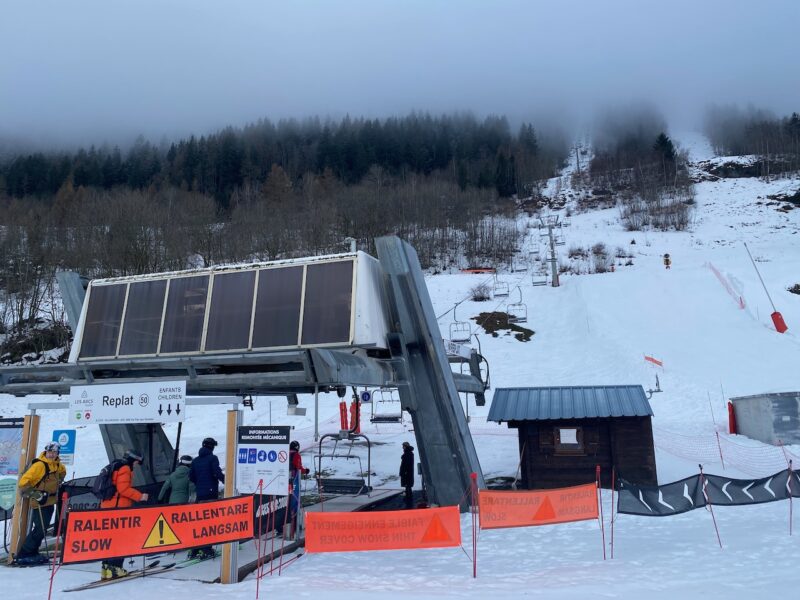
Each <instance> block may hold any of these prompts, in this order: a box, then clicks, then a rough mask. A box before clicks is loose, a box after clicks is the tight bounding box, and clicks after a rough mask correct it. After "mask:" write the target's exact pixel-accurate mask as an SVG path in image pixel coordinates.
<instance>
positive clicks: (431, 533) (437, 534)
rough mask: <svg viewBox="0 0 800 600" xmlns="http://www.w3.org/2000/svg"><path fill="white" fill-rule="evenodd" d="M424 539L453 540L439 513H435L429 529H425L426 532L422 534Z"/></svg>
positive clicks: (431, 540)
mask: <svg viewBox="0 0 800 600" xmlns="http://www.w3.org/2000/svg"><path fill="white" fill-rule="evenodd" d="M422 541H423V542H452V541H453V538H452V537H450V534H449V533H447V529H445V527H444V525H443V524H442V520H441V519H440V518H439V515H433V518H432V519H431V524H430V525H428V529H426V530H425V534H424V535H423V536H422Z"/></svg>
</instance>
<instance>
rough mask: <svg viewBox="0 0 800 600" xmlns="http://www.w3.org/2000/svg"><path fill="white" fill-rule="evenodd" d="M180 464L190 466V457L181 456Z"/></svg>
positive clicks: (186, 455)
mask: <svg viewBox="0 0 800 600" xmlns="http://www.w3.org/2000/svg"><path fill="white" fill-rule="evenodd" d="M180 463H181V464H182V465H186V466H187V467H188V466H189V465H191V464H192V457H191V456H189V455H188V454H184V455H183V456H181V460H180Z"/></svg>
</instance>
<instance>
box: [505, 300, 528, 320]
mask: <svg viewBox="0 0 800 600" xmlns="http://www.w3.org/2000/svg"><path fill="white" fill-rule="evenodd" d="M506 315H507V316H508V321H509V323H525V322H527V320H528V307H527V306H526V305H525V304H521V303H517V304H509V305H508V308H507V309H506Z"/></svg>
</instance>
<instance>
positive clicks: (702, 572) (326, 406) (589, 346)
mask: <svg viewBox="0 0 800 600" xmlns="http://www.w3.org/2000/svg"><path fill="white" fill-rule="evenodd" d="M677 141H678V142H680V143H681V144H682V145H683V146H685V147H687V148H688V149H689V150H690V157H691V159H692V160H693V161H699V160H705V159H709V158H711V157H712V153H711V150H710V147H709V146H708V144H707V142H706V141H705V140H704V139H703V138H702V137H700V136H697V135H694V134H687V135H685V136H678V137H677ZM568 180H569V178H568V177H562V185H564V182H567V181H568ZM798 187H800V181H799V180H797V179H795V180H787V179H782V180H777V181H773V182H770V183H765V182H763V181H759V180H755V179H729V180H724V179H723V180H720V181H704V182H701V183H699V184H697V186H696V201H697V206H696V211H695V216H694V222H693V224H692V226H691V228H690V231H688V232H681V233H676V232H627V231H624V230H623V229H622V227H621V226H620V224H619V214H618V211H617V210H616V209H609V210H602V211H596V212H590V213H584V214H577V215H574V216H572V218H571V223H570V225H569V227H567V228H566V229H565V232H564V235H565V238H566V240H565V241H566V245H565V246H562V247H561V249H560V251H561V252H562V253H563V254H564V256H566V252H567V250H568V249H569V248H570V247H571V246H581V247H588V246H591V245H594V244H596V243H599V242H602V243H604V244H605V245H606V246H607V247H608V248H609V249H611V250H612V254H613V253H614V250H615V249H616V248H617V247H619V248H622V249H623V250H624V254H626V255H628V254H630V255H632V259H631V260H632V263H633V264H632V265H627V266H626V265H625V264H624V263H625V262H627V260H628V259H627V258H625V259H620V260H617V261H615V263H616V264H615V266H616V269H615V271H614V272H607V273H603V274H593V275H580V276H574V275H564V276H562V279H561V286H560V287H558V288H552V287H549V286H548V287H541V286H533V285H531V275H532V273H533V269H531V270H529V271H527V272H513V273H501V274H500V275H499V278H500V279H501V280H503V281H505V282H507V283H508V284H509V287H510V288H511V289H512V290H514V289H515V288H516V287H517V286H518V287H519V292H517V291H512V293H511V295H510V296H509V297H508V298H497V299H495V300H491V301H488V302H483V303H475V302H471V301H469V300H468V301H466V302H464V303H463V304H461V305H460V306H459V308H458V317H459V319H460V320H465V319H466V318H467V317H474V316H476V315H478V313H480V312H487V311H491V310H505V309H506V306H507V303H508V302H515V301H517V300H518V298H519V297H520V293H521V298H522V301H523V302H524V303H525V304H526V306H527V311H528V322H527V324H526V326H527V327H529V328H530V329H533V330H534V331H535V335H534V336H533V338H532V339H531V341H529V342H520V341H517V340H516V339H514V338H513V337H512V336H510V335H503V333H502V332H501V333H500V335H499V336H498V337H496V338H495V337H492V336H491V335H487V334H485V333H483V332H482V330H481V329H480V328H476V331H477V332H478V334H479V337H480V343H481V349H482V352H483V354H484V355H485V356H486V357H487V359H488V361H489V363H490V366H491V381H492V385H493V387H508V386H524V385H593V384H641V385H643V386H644V387H645V389H649V388H654V387H655V383H656V382H655V378H656V375H658V377H659V380H660V387H661V390H662V391H661V392H660V393H655V394H654V395H653V397H652V400H651V403H652V406H653V410H654V412H655V418H654V421H653V423H654V427H655V435H656V449H657V464H658V473H659V480H660V481H661V482H668V481H672V480H675V479H678V478H680V477H683V476H686V475H689V474H693V473H696V472H697V464H698V463H703V465H704V468H705V469H706V470H707V471H708V472H712V473H719V474H725V475H732V476H737V477H738V476H742V477H744V476H757V475H767V474H769V473H770V472H773V471H776V470H778V469H780V468H783V467H782V466H781V465H782V455H781V454H780V451H779V450H776V449H775V448H772V447H768V446H764V445H763V444H760V443H757V442H753V441H751V440H745V439H742V438H741V437H739V438H732V437H729V436H726V435H725V434H724V432H725V423H726V413H725V404H724V401H725V399H726V398H728V397H731V396H738V395H747V394H754V393H758V392H767V391H770V392H776V391H795V390H798V388H800V377H799V376H798V373H799V372H800V371H799V370H798V364H800V339H798V333H797V332H798V331H800V296H798V295H793V294H791V293H789V292H788V291H787V288H788V287H790V286H791V285H794V284H796V283H798V282H800V251H799V250H798V240H800V238H798V237H797V234H798V230H799V229H800V211H789V212H780V211H778V210H776V206H775V205H770V204H768V203H767V202H768V200H767V199H766V196H767V195H769V194H774V193H776V192H781V191H787V190H794V189H797V188H798ZM529 235H530V239H529V240H528V241H527V243H526V248H529V247H535V246H538V245H539V240H538V235H539V231H538V230H537V229H536V228H531V229H529ZM745 242H746V243H747V244H748V246H749V248H750V250H751V252H752V254H753V257H754V258H755V260H756V262H757V264H758V266H759V269H760V270H761V273H762V276H763V278H764V281H765V283H766V285H767V287H768V290H769V293H770V295H771V296H772V300H773V301H774V302H775V305H776V307H777V309H778V310H779V311H781V312H782V314H783V316H784V318H785V320H786V322H787V324H788V325H789V331H788V332H787V333H785V334H783V335H781V334H778V333H776V332H775V330H774V328H773V327H772V323H771V320H770V313H771V312H772V307H771V305H770V302H769V300H768V298H767V296H766V295H765V293H764V290H763V289H762V287H761V284H760V282H759V280H758V276H757V275H756V273H755V271H754V269H753V266H752V264H751V263H750V260H749V258H748V256H747V252H746V251H745V248H744V245H743V244H744V243H745ZM667 252H668V253H669V254H670V255H671V257H672V268H671V269H670V270H666V269H665V268H664V265H663V263H662V255H663V254H664V253H667ZM523 258H524V257H523ZM712 267H713V268H712ZM714 269H716V270H717V272H718V274H715V272H714ZM484 281H486V282H488V283H490V284H491V283H492V281H491V277H487V276H485V275H466V274H442V275H437V276H431V277H429V278H428V280H427V283H428V287H429V290H430V293H431V296H432V299H433V303H434V307H435V309H436V312H437V314H444V315H445V316H443V317H442V318H441V320H440V326H441V328H442V332H443V334H444V335H445V336H446V335H447V331H448V328H449V324H450V322H451V321H452V313H448V312H447V311H448V309H450V308H451V307H452V306H453V305H454V304H455V303H456V302H459V301H461V300H463V299H464V298H465V297H467V296H468V295H469V290H470V289H471V288H472V287H474V286H475V285H476V284H477V283H480V282H484ZM741 303H743V304H744V308H741V306H742V304H741ZM473 323H474V321H473ZM644 355H650V356H653V357H655V358H657V359H659V360H662V361H663V363H664V367H663V369H661V368H657V367H654V366H653V365H652V364H651V363H648V362H646V361H645V360H644ZM489 398H491V393H490V395H489ZM469 402H470V406H469V409H468V410H469V414H470V417H471V428H472V431H473V434H474V437H475V443H476V447H477V450H478V454H479V457H480V460H481V463H482V467H483V469H484V473H485V474H486V476H487V477H492V476H499V475H505V476H513V475H514V474H515V472H516V469H517V464H518V460H519V459H518V449H517V441H516V439H517V438H516V432H515V431H512V430H508V429H507V428H506V427H505V426H497V425H496V424H494V423H487V422H486V419H485V417H486V414H487V413H488V409H489V406H488V405H487V406H485V407H476V406H474V401H473V400H472V399H470V400H469ZM320 404H321V406H320V409H321V425H320V430H321V431H322V432H328V431H334V430H336V429H338V424H337V421H338V398H335V397H333V395H331V396H329V397H323V400H322V402H321V403H320ZM301 405H302V406H306V407H308V408H309V411H308V412H309V416H308V417H305V418H301V417H287V416H285V404H284V402H283V401H278V400H273V401H271V402H270V401H269V400H268V399H266V398H263V399H260V400H258V401H257V404H256V410H255V411H253V412H248V413H247V414H246V417H245V420H246V423H248V424H254V423H266V422H269V420H270V418H271V421H272V423H281V424H289V425H294V426H295V428H296V429H295V437H296V438H297V439H299V440H300V441H301V444H302V445H303V447H304V448H307V449H309V458H310V447H311V446H312V444H313V420H312V419H313V417H312V416H311V415H312V413H313V399H312V398H310V397H303V398H301ZM2 406H3V409H2V412H3V414H4V415H10V414H13V415H16V414H22V413H23V412H24V406H23V403H22V402H21V401H19V400H13V399H4V400H3V404H2ZM222 410H223V409H207V410H203V411H202V412H201V411H195V412H194V413H193V414H190V415H189V418H188V419H187V422H186V423H185V425H184V444H183V448H184V449H186V450H188V449H190V448H195V447H197V446H198V445H199V441H200V440H201V439H202V438H203V437H205V436H206V435H214V436H215V437H217V438H218V439H220V438H224V428H223V427H222V426H221V424H220V423H221V422H222V419H221V417H222ZM364 410H365V413H368V410H369V409H368V408H366V407H365V409H364ZM43 418H44V420H43V431H42V438H40V439H44V438H45V437H47V438H49V433H50V430H52V429H54V428H57V427H59V426H63V425H64V415H56V414H45V415H44V417H43ZM409 428H410V423H408V422H407V423H405V424H404V425H386V424H383V425H368V426H366V427H365V432H366V433H367V435H369V436H370V438H371V439H372V440H373V442H374V443H375V445H374V447H373V471H374V472H375V476H374V477H373V485H376V486H381V485H385V486H397V485H398V484H397V481H396V473H397V468H398V466H399V458H400V442H401V441H403V440H409V441H412V443H413V432H411V431H410V430H409ZM718 432H721V433H722V439H723V441H724V446H723V450H724V452H725V453H726V454H728V456H727V459H728V460H727V463H726V465H725V468H723V465H722V464H721V461H720V460H719V455H718V446H717V444H716V434H717V433H718ZM173 434H174V431H173ZM789 450H790V451H791V452H792V453H793V454H794V455H795V456H798V457H799V458H800V448H797V447H794V448H789ZM102 462H103V460H102V452H101V444H100V439H99V435H98V434H97V432H96V431H94V430H92V429H89V428H86V429H82V430H81V431H80V432H79V440H78V461H77V464H76V467H75V470H76V474H77V475H86V474H93V473H95V472H96V471H97V470H98V469H99V467H100V466H101V463H102ZM306 462H310V460H309V459H306ZM339 467H340V472H342V473H347V472H352V471H353V470H354V469H355V466H353V465H346V464H345V465H339ZM770 469H772V471H770ZM604 500H605V502H604V511H605V516H606V526H607V529H606V543H607V544H608V543H609V541H610V540H609V537H610V531H609V530H608V525H609V514H610V512H611V504H610V498H609V497H608V495H607V494H606V497H605V498H604ZM789 510H790V507H789V503H786V502H776V503H772V504H765V505H759V506H750V507H738V508H727V509H723V508H719V509H717V510H715V511H714V516H715V517H716V520H717V523H718V525H719V528H720V534H721V539H722V543H723V545H724V550H720V549H719V547H718V545H717V539H716V536H715V533H714V527H713V523H712V516H711V514H710V513H709V512H707V511H705V510H697V511H693V512H691V513H687V514H684V515H680V516H677V517H670V518H650V519H647V518H637V517H631V516H625V515H623V516H620V517H619V519H618V521H617V522H616V524H615V534H614V535H615V548H614V554H615V558H614V560H607V561H605V562H604V561H603V558H602V546H601V534H600V531H599V529H598V525H597V523H596V522H585V523H575V524H568V525H558V526H548V527H540V528H532V529H510V530H492V531H484V532H481V533H480V539H479V542H478V578H477V579H476V580H473V579H472V578H471V564H470V561H469V559H468V557H467V555H466V552H465V551H462V550H461V549H454V550H426V551H402V552H400V551H398V552H381V553H369V554H367V553H361V554H341V555H336V554H333V555H307V556H305V557H303V558H302V559H301V560H299V561H297V562H295V563H293V564H292V565H291V566H290V567H289V568H288V569H286V570H285V571H284V572H283V575H282V576H281V577H272V578H266V579H265V580H264V581H263V582H262V584H261V593H262V594H263V595H264V597H269V598H298V597H300V598H302V597H326V598H334V599H337V600H338V599H345V598H392V597H403V596H405V597H414V598H434V597H436V598H439V597H488V596H498V595H508V596H511V595H515V596H519V595H526V596H539V597H544V598H583V597H587V596H600V595H603V596H610V597H622V598H634V597H639V596H646V597H648V598H676V597H689V598H694V597H703V598H748V597H750V596H751V595H752V594H753V593H760V594H762V595H768V594H772V595H776V596H778V595H781V596H789V597H791V595H792V594H794V592H792V591H791V590H792V589H796V588H797V586H798V584H800V570H798V568H797V566H798V563H800V534H796V535H794V536H791V537H790V536H789V535H788V516H789ZM462 523H463V527H462V530H463V532H464V535H465V536H466V537H465V541H464V546H465V548H467V549H468V550H469V549H470V540H469V536H470V535H471V533H470V532H471V530H470V526H469V525H470V519H469V515H465V516H464V517H463V521H462ZM796 525H800V522H799V523H797V524H796ZM608 551H609V553H610V548H609V549H608ZM46 575H47V572H46V571H44V570H32V569H29V570H16V571H4V572H3V583H4V587H6V589H7V590H12V591H13V592H14V594H13V597H15V598H42V597H45V596H46V590H47V584H46V582H45V581H44V579H45V576H46ZM86 579H87V575H86V574H81V573H76V572H74V571H69V570H66V569H64V570H62V571H61V572H60V573H59V574H58V577H57V583H56V588H58V589H62V588H63V587H66V586H67V585H68V584H76V583H78V582H81V581H85V580H86ZM120 585H123V586H126V587H127V589H126V590H124V592H123V590H122V588H119V591H120V592H121V593H130V594H132V595H135V596H139V597H144V598H151V597H156V596H164V597H170V598H197V599H200V598H211V597H215V596H216V595H218V594H222V595H224V596H225V597H226V598H232V599H234V598H251V597H253V596H254V593H255V583H254V582H253V581H252V580H251V579H249V580H248V581H246V582H245V583H243V584H240V585H237V586H231V587H226V588H224V589H222V588H220V587H216V586H213V587H210V586H206V585H202V584H199V583H192V582H174V581H170V580H168V579H159V580H149V581H148V580H145V581H142V582H138V581H137V582H126V583H124V584H120ZM9 586H10V587H9ZM116 591H117V590H115V593H116ZM105 594H106V592H104V591H102V590H101V591H97V592H93V593H91V592H90V593H85V594H84V595H85V596H87V597H97V598H101V597H107V596H106V595H105ZM55 597H61V595H60V594H59V593H56V594H55Z"/></svg>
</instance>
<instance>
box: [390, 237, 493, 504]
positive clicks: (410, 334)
mask: <svg viewBox="0 0 800 600" xmlns="http://www.w3.org/2000/svg"><path fill="white" fill-rule="evenodd" d="M375 246H376V248H377V251H378V258H379V260H380V262H381V266H382V267H383V270H384V273H385V274H386V279H385V281H386V293H387V296H388V299H389V305H390V306H391V311H392V315H391V317H392V318H391V319H390V322H391V323H394V324H395V327H394V332H393V333H390V334H389V336H388V338H389V349H390V352H391V354H392V358H395V359H402V361H398V362H401V364H404V366H405V368H403V367H399V368H400V369H402V370H403V371H407V372H404V373H398V377H399V378H400V379H402V380H403V381H404V383H403V384H401V385H399V386H398V391H399V394H400V402H401V406H402V408H403V409H404V410H407V411H408V412H409V413H410V414H411V419H412V422H413V423H414V435H415V436H416V440H417V445H418V447H419V457H420V461H421V463H422V471H423V477H424V478H425V485H426V488H427V490H428V494H429V499H430V500H431V502H432V503H434V504H438V505H441V506H446V505H453V504H459V503H461V506H462V508H463V509H464V510H466V508H467V505H468V501H469V500H468V497H469V495H468V494H466V495H465V494H464V491H465V490H468V489H469V488H470V485H471V478H470V474H471V473H477V476H478V486H479V487H484V481H483V473H482V472H481V466H480V463H479V461H478V454H477V452H476V451H475V446H474V444H473V442H472V436H471V435H470V432H469V427H468V425H467V420H466V417H465V415H464V409H463V408H462V406H461V398H459V396H458V391H457V390H456V385H455V381H454V378H453V372H452V370H451V368H450V363H449V361H448V358H447V354H446V352H445V348H444V344H443V343H442V335H441V332H440V330H439V325H438V323H437V321H436V314H435V313H434V310H433V304H432V303H431V299H430V295H429V294H428V288H427V286H426V285H425V278H424V275H423V273H422V269H421V267H420V264H419V259H418V258H417V253H416V252H415V251H414V249H413V248H412V247H411V246H409V245H408V244H406V243H405V242H403V241H401V240H400V239H399V238H396V237H382V238H378V239H376V240H375Z"/></svg>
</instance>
